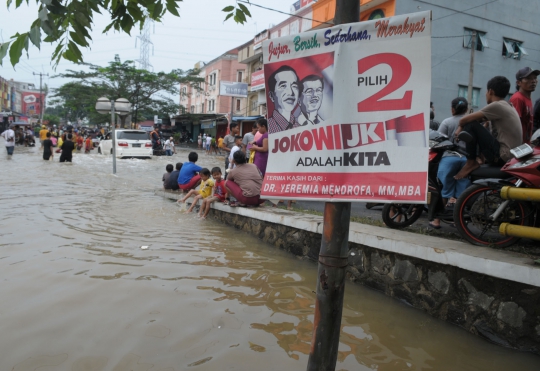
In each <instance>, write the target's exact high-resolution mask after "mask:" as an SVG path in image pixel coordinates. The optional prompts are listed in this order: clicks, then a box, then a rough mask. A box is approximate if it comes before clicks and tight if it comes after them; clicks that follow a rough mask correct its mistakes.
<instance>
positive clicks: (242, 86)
mask: <svg viewBox="0 0 540 371" xmlns="http://www.w3.org/2000/svg"><path fill="white" fill-rule="evenodd" d="M247 94H248V84H247V83H245V82H229V81H220V83H219V95H223V96H226V97H238V98H247Z"/></svg>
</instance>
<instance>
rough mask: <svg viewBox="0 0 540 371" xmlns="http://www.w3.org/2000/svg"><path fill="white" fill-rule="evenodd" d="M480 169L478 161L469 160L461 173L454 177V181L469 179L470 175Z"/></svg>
mask: <svg viewBox="0 0 540 371" xmlns="http://www.w3.org/2000/svg"><path fill="white" fill-rule="evenodd" d="M479 167H480V164H479V163H478V162H476V160H467V162H466V163H465V166H463V167H462V168H461V170H460V171H459V173H457V174H456V176H454V179H458V180H459V179H463V178H465V177H467V176H468V175H469V174H470V173H472V172H473V171H475V170H476V169H478V168H479Z"/></svg>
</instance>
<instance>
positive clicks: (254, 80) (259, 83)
mask: <svg viewBox="0 0 540 371" xmlns="http://www.w3.org/2000/svg"><path fill="white" fill-rule="evenodd" d="M262 89H264V70H260V71H255V72H253V73H252V74H251V91H258V90H262Z"/></svg>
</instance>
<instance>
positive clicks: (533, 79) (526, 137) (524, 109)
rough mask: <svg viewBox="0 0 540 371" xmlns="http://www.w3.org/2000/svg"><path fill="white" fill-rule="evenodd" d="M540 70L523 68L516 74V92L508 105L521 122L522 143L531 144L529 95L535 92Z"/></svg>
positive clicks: (531, 108) (531, 115)
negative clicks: (510, 105) (512, 107)
mask: <svg viewBox="0 0 540 371" xmlns="http://www.w3.org/2000/svg"><path fill="white" fill-rule="evenodd" d="M539 74H540V70H533V69H532V68H530V67H523V68H522V69H520V70H519V71H518V72H517V73H516V90H517V91H516V92H515V93H514V94H513V95H512V97H511V98H510V103H511V104H512V106H514V108H515V109H516V112H517V113H518V115H519V120H520V122H521V129H522V138H523V143H528V144H530V143H531V137H532V134H533V104H532V100H531V94H532V92H533V91H535V90H536V85H537V84H538V75H539Z"/></svg>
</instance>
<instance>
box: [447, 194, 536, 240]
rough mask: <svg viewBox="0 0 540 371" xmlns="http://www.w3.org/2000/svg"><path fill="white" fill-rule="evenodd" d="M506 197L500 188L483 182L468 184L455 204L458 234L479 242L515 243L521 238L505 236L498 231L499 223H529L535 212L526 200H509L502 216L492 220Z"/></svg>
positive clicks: (528, 224)
mask: <svg viewBox="0 0 540 371" xmlns="http://www.w3.org/2000/svg"><path fill="white" fill-rule="evenodd" d="M504 201H505V200H503V199H502V198H501V196H500V190H499V189H497V188H492V187H489V186H485V185H480V184H475V185H473V186H471V187H469V188H467V189H466V190H465V192H463V193H462V194H461V196H459V198H458V200H457V202H456V205H455V207H454V223H455V225H456V229H457V230H458V232H459V234H460V235H461V236H462V237H463V238H465V239H466V240H467V241H468V242H470V243H472V244H473V245H478V246H496V247H508V246H510V245H513V244H515V243H516V242H517V241H519V239H520V238H519V237H509V236H503V235H502V234H500V233H499V226H500V225H501V223H510V224H515V225H522V226H530V225H531V216H532V215H531V214H532V213H531V212H530V210H529V208H528V207H527V205H526V204H524V203H521V202H518V201H510V203H509V204H508V205H507V206H506V208H505V210H504V211H503V212H502V213H501V215H500V216H499V218H498V219H497V220H495V221H490V220H489V216H490V215H492V214H493V213H494V212H495V210H497V208H498V207H499V206H500V204H501V203H503V202H504Z"/></svg>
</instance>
